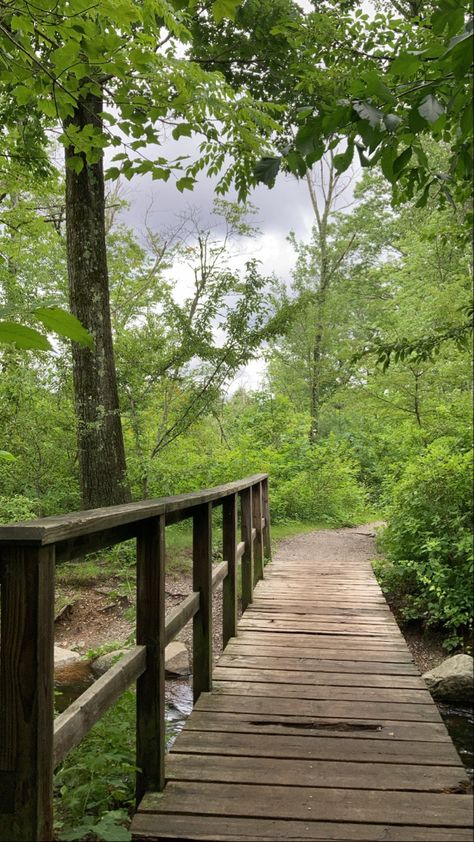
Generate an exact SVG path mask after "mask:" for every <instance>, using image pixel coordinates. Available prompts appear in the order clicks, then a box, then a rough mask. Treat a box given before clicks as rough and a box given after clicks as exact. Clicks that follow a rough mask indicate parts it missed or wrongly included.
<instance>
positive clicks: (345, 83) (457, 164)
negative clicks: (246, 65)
mask: <svg viewBox="0 0 474 842" xmlns="http://www.w3.org/2000/svg"><path fill="white" fill-rule="evenodd" d="M431 9H432V10H431V11H430V12H429V13H428V14H427V15H426V16H425V17H424V16H423V13H422V12H420V15H419V16H418V17H414V18H413V17H412V18H407V17H400V16H396V15H394V14H393V13H392V12H385V13H384V12H378V13H377V14H376V15H375V16H374V17H373V19H370V18H369V16H368V15H366V14H364V13H363V11H362V10H361V9H359V10H357V11H356V12H355V13H354V14H352V13H350V14H346V15H344V14H340V13H339V12H338V15H337V34H336V39H335V43H333V44H332V45H331V49H326V50H324V49H321V43H318V49H317V50H315V51H314V53H313V59H312V61H309V56H308V54H307V52H306V53H304V56H305V63H304V65H301V67H300V73H299V82H298V85H297V89H298V91H299V92H300V95H301V92H304V93H305V94H306V106H305V107H304V108H302V109H300V114H299V127H298V130H297V133H296V136H295V139H294V143H293V144H292V146H291V148H290V149H288V150H287V151H286V153H284V154H283V155H279V156H267V157H266V158H265V159H263V160H262V161H261V162H260V165H259V167H258V169H257V173H256V175H257V177H258V178H259V180H261V181H263V182H265V183H266V184H268V185H269V186H271V185H272V184H273V182H274V180H275V177H276V174H277V173H278V171H279V169H280V167H281V166H283V167H285V168H287V169H288V170H290V171H291V172H293V173H295V174H297V175H302V174H304V172H305V170H306V168H309V167H311V166H312V164H314V162H315V161H317V160H319V159H320V158H321V157H322V155H323V154H324V152H325V151H326V149H327V148H328V146H329V147H331V148H335V147H337V146H338V145H339V144H340V143H341V142H342V141H344V142H345V150H344V151H343V152H341V153H340V154H339V155H337V156H336V165H337V168H338V170H339V171H341V172H342V171H344V170H346V169H347V168H348V167H349V166H350V165H351V163H352V161H353V159H354V155H355V154H357V156H358V159H359V162H360V164H361V165H362V167H371V166H374V165H375V164H380V165H381V167H382V170H383V172H384V175H385V176H386V178H387V179H388V180H389V181H390V182H391V183H392V184H393V185H394V187H395V196H396V197H398V198H402V199H404V200H406V199H411V198H413V197H416V199H417V205H418V206H419V207H424V206H425V205H426V202H427V201H428V197H429V195H430V193H431V192H433V191H434V192H436V194H437V195H438V196H439V198H440V199H441V200H442V201H448V202H450V203H453V202H454V201H459V202H464V201H465V200H466V199H467V197H468V196H469V192H470V184H471V175H472V156H471V148H472V115H473V111H472V97H471V93H472V37H473V25H472V19H470V18H469V8H468V6H467V4H466V3H459V2H457V0H439V2H437V3H434V4H433V5H432V7H431ZM315 16H316V17H317V15H316V13H315V15H313V16H311V15H310V16H308V18H307V19H306V21H305V26H306V27H307V28H309V27H311V26H314V18H315ZM333 17H334V19H335V20H336V13H335V12H334V13H333ZM279 31H280V32H281V30H279ZM287 38H288V39H289V40H290V41H293V42H294V41H295V40H296V41H298V42H299V43H300V42H301V41H302V39H303V38H304V36H303V35H302V34H301V29H300V31H298V32H295V30H294V28H293V27H288V29H287ZM306 41H307V39H306ZM322 68H324V70H325V71H326V73H330V72H334V73H336V71H337V73H336V75H335V77H334V78H335V82H337V92H336V93H335V95H331V96H328V95H327V90H326V89H325V88H322V87H321V85H320V84H319V82H320V78H321V73H322ZM428 138H433V139H434V140H435V141H437V142H439V143H442V144H444V145H445V146H446V147H447V148H448V149H449V160H448V166H447V168H446V169H443V170H440V169H438V168H437V166H436V160H433V159H432V158H431V156H429V155H428V154H427V152H426V140H427V139H428Z"/></svg>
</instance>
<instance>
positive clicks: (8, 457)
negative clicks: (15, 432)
mask: <svg viewBox="0 0 474 842" xmlns="http://www.w3.org/2000/svg"><path fill="white" fill-rule="evenodd" d="M15 459H16V456H14V455H13V453H9V451H8V450H0V462H14V461H15Z"/></svg>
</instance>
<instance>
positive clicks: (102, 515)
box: [0, 474, 267, 546]
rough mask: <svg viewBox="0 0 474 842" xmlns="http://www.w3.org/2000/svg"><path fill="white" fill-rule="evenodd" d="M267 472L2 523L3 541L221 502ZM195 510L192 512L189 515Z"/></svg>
mask: <svg viewBox="0 0 474 842" xmlns="http://www.w3.org/2000/svg"><path fill="white" fill-rule="evenodd" d="M266 477H267V474H255V475H254V476H251V477H245V478H244V479H241V480H237V482H229V483H226V484H225V485H219V486H216V487H215V488H206V489H204V490H201V491H193V492H190V493H187V494H176V495H174V496H172V497H161V498H159V499H156V500H142V501H141V502H139V503H125V504H122V505H118V506H104V507H103V508H100V509H89V510H87V511H82V512H71V513H69V514H66V515H59V516H54V517H45V518H37V519H36V520H32V521H24V522H22V523H16V524H12V525H11V526H0V543H3V544H15V543H22V544H26V543H31V544H39V545H43V546H45V545H47V544H54V543H56V542H59V541H65V540H71V539H72V538H76V537H78V536H80V535H89V534H92V533H93V532H99V531H101V530H104V529H112V528H114V527H116V526H120V525H122V524H126V523H134V522H138V521H140V520H147V519H148V518H152V517H158V516H159V515H162V514H164V515H166V514H168V513H172V512H179V511H182V510H186V509H187V510H191V509H192V508H193V507H196V506H201V505H205V504H208V503H210V504H212V503H215V502H219V501H221V500H222V499H223V498H224V497H227V496H229V494H236V493H238V492H240V491H242V490H244V489H247V488H249V487H251V486H252V485H255V484H256V483H258V482H261V481H262V480H263V479H265V478H266ZM190 514H191V512H190V511H189V512H188V516H189V515H190Z"/></svg>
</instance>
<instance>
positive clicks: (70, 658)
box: [54, 646, 81, 668]
mask: <svg viewBox="0 0 474 842" xmlns="http://www.w3.org/2000/svg"><path fill="white" fill-rule="evenodd" d="M80 660H81V656H80V655H79V654H78V653H77V652H73V651H72V649H64V647H63V646H55V647H54V666H55V668H56V667H64V666H65V665H66V664H73V663H75V662H76V661H80Z"/></svg>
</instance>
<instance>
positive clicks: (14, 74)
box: [0, 0, 277, 507]
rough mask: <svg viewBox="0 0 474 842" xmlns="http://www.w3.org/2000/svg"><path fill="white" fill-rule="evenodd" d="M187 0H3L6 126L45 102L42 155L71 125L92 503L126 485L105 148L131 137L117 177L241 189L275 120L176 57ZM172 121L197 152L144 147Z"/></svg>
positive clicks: (71, 241) (65, 138)
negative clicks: (213, 178) (52, 133)
mask: <svg viewBox="0 0 474 842" xmlns="http://www.w3.org/2000/svg"><path fill="white" fill-rule="evenodd" d="M191 5H192V6H194V4H191ZM236 5H237V3H236V2H234V0H230V2H229V0H214V2H213V3H212V7H211V8H212V13H213V15H214V16H215V19H216V20H217V21H220V20H222V18H223V17H224V16H225V15H226V14H228V13H231V14H232V12H233V11H234V9H235V7H236ZM186 8H187V4H183V3H182V2H179V0H176V2H175V3H171V4H169V3H168V2H165V0H146V2H145V3H141V2H134V0H120V2H113V3H111V2H110V0H100V2H99V4H94V6H92V7H91V6H90V4H89V3H88V2H87V0H64V1H63V2H61V3H54V4H53V5H51V6H48V7H46V8H44V7H42V8H40V7H32V6H31V5H30V4H29V3H28V2H26V0H16V2H15V3H13V4H11V3H6V2H2V3H0V14H1V18H0V68H1V75H0V82H1V84H2V88H3V90H2V93H3V96H4V97H5V98H6V101H7V103H8V107H7V108H6V109H5V111H4V113H5V115H6V117H7V125H9V126H10V127H11V131H14V130H15V129H18V126H21V125H22V123H26V124H29V122H30V120H31V117H30V112H31V111H32V110H33V111H34V112H35V115H36V121H37V123H38V126H39V130H38V132H37V133H36V134H35V133H33V134H32V138H31V139H32V150H33V152H32V153H31V154H33V157H36V156H37V155H38V156H42V157H44V139H45V138H44V126H57V125H58V122H59V123H60V124H61V126H62V131H60V133H59V137H58V140H59V142H60V143H61V144H63V146H64V147H65V150H66V218H67V246H68V275H69V296H70V306H71V311H72V313H73V314H74V315H75V316H77V317H78V318H79V320H80V321H81V322H82V324H83V325H84V326H85V327H86V328H87V329H88V330H89V331H90V333H91V334H92V336H93V339H94V345H93V347H92V348H89V349H83V348H79V347H76V346H75V347H74V351H73V357H74V382H75V391H76V412H77V421H78V443H79V461H80V470H81V487H82V494H83V502H84V505H85V506H86V507H90V506H92V507H94V506H97V505H103V504H110V503H117V502H122V501H123V500H126V499H128V497H129V490H128V486H127V480H126V465H125V454H124V447H123V436H122V429H121V420H120V410H119V404H118V392H117V384H116V374H115V364H114V357H113V343H112V336H111V326H110V314H109V292H108V276H107V260H106V244H105V223H104V207H105V202H104V171H103V170H104V167H103V156H104V149H105V148H106V147H109V146H112V147H121V148H122V149H123V150H124V151H120V152H118V153H117V154H116V155H115V156H114V163H115V165H114V166H113V167H111V168H110V169H109V171H108V176H109V177H111V178H116V177H118V176H119V175H120V174H121V173H123V174H124V175H125V177H127V178H130V177H132V175H133V174H135V173H146V172H151V173H152V175H153V177H154V178H161V179H165V180H166V179H168V178H169V177H170V175H171V173H178V175H181V177H180V178H178V180H177V187H178V189H180V190H184V189H192V187H193V185H194V183H195V179H196V176H197V174H198V173H199V172H200V171H201V170H202V169H207V171H209V172H210V173H212V174H216V173H217V172H219V171H220V170H221V169H223V168H224V173H223V175H222V177H221V181H220V184H219V189H221V190H225V189H227V187H228V186H229V185H230V184H231V183H232V182H235V184H236V187H237V189H238V191H239V193H240V194H244V193H245V191H246V189H247V185H248V184H249V181H250V180H251V177H252V169H253V161H254V160H255V158H256V155H257V154H258V150H259V149H260V148H261V146H262V138H264V137H265V135H266V134H268V133H269V132H271V131H273V130H275V129H276V128H277V126H276V123H275V122H274V121H273V120H272V119H270V117H269V116H268V109H267V110H265V109H264V108H263V107H260V108H257V107H256V106H255V105H254V103H253V101H252V100H251V98H250V97H248V96H247V95H245V93H243V92H238V91H234V90H233V89H232V88H231V87H230V86H229V85H227V84H225V83H224V81H223V79H222V77H221V76H218V75H217V74H210V73H206V72H205V71H202V70H200V69H199V67H198V66H197V65H195V64H193V63H191V62H189V61H188V60H186V59H185V58H180V57H179V48H180V45H182V44H183V43H186V42H187V41H188V40H189V39H190V37H191V35H190V31H189V29H188V28H187V26H186V21H187V11H186ZM111 17H113V20H114V27H113V28H111V27H110V19H111ZM12 103H16V106H17V108H16V110H15V111H13V109H12ZM217 122H219V123H220V130H218V128H217V127H216V123H217ZM164 126H169V127H170V129H171V130H172V134H173V138H174V139H176V140H179V138H180V137H182V136H185V137H186V136H190V135H191V134H194V133H198V134H199V135H200V136H201V138H202V142H201V144H200V154H199V157H198V159H197V160H195V161H186V160H184V159H183V157H182V156H181V157H176V158H175V159H174V160H173V161H171V162H170V161H169V160H168V159H167V158H166V157H164V156H163V155H158V156H156V155H154V156H153V157H148V155H147V154H146V148H147V147H148V146H149V145H150V144H156V145H158V146H159V145H160V144H161V141H162V137H163V129H164ZM20 134H21V131H20ZM6 154H7V155H9V156H10V158H11V156H13V155H16V154H17V152H16V151H12V149H11V148H10V149H9V150H8V151H7V153H6Z"/></svg>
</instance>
